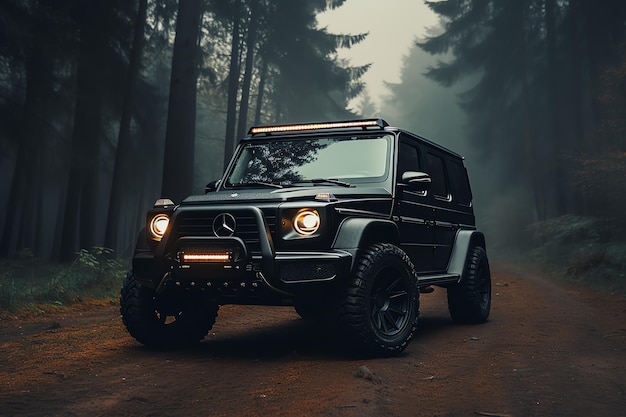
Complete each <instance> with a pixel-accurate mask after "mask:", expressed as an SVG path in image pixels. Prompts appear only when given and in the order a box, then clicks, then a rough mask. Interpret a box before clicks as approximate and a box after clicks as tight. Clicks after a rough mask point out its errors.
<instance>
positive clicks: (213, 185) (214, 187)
mask: <svg viewBox="0 0 626 417" xmlns="http://www.w3.org/2000/svg"><path fill="white" fill-rule="evenodd" d="M220 181H221V180H215V181H211V182H210V183H208V184H207V185H206V187H204V193H205V194H206V193H210V192H213V191H217V187H219V186H220Z"/></svg>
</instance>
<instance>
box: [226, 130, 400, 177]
mask: <svg viewBox="0 0 626 417" xmlns="http://www.w3.org/2000/svg"><path fill="white" fill-rule="evenodd" d="M390 144H391V136H390V135H379V136H370V137H362V136H359V137H324V138H312V139H281V140H273V141H268V142H253V143H247V144H245V146H244V148H243V149H242V151H241V153H240V154H239V157H238V159H237V161H236V163H235V166H234V168H233V170H232V171H231V174H230V176H229V177H228V179H227V180H226V185H227V186H238V185H246V184H266V185H269V184H281V185H289V184H292V183H296V182H307V181H309V180H317V181H312V182H319V181H320V180H343V181H346V182H347V181H349V182H350V183H353V182H357V183H358V182H376V181H382V180H384V179H385V178H386V177H387V172H388V169H389V167H388V161H389V158H388V154H389V149H390Z"/></svg>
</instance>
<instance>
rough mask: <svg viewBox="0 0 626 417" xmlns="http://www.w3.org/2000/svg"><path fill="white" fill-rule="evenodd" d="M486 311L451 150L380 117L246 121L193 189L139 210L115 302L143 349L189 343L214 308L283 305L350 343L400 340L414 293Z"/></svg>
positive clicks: (458, 165) (364, 348) (385, 344)
mask: <svg viewBox="0 0 626 417" xmlns="http://www.w3.org/2000/svg"><path fill="white" fill-rule="evenodd" d="M432 285H436V286H440V287H444V288H447V294H448V306H449V311H450V315H451V316H452V318H453V319H454V320H456V321H459V322H465V323H480V322H484V321H485V320H486V319H487V317H488V315H489V310H490V307H491V277H490V272H489V263H488V260H487V253H486V245H485V237H484V235H483V234H482V233H481V232H479V231H477V230H476V227H475V220H474V213H473V209H472V193H471V190H470V185H469V180H468V176H467V172H466V169H465V167H464V165H463V158H462V157H461V156H459V155H458V154H456V153H454V152H451V151H449V150H447V149H445V148H443V147H442V146H439V145H437V144H435V143H433V142H431V141H429V140H427V139H424V138H421V137H419V136H416V135H414V134H412V133H410V132H407V131H405V130H402V129H398V128H394V127H389V126H388V125H387V123H386V122H385V121H383V120H380V119H378V120H376V119H371V120H357V121H346V122H328V123H312V124H300V125H283V126H261V127H253V128H251V129H250V131H249V133H248V136H247V137H245V138H244V139H243V140H242V141H241V143H240V144H239V147H238V148H237V150H236V152H235V155H234V157H233V159H232V161H231V162H230V164H229V165H228V167H227V169H226V171H225V174H224V176H223V177H222V178H221V179H220V180H219V181H215V182H213V183H210V184H209V185H207V190H206V193H205V194H204V195H194V196H190V197H188V198H186V199H185V200H183V201H182V202H179V203H174V202H172V201H171V200H169V199H160V200H158V201H157V202H156V204H155V205H154V208H153V209H152V210H150V211H149V212H148V215H147V220H146V228H145V229H144V230H143V231H142V232H141V233H140V235H139V238H138V241H137V247H136V249H135V254H134V257H133V266H132V271H130V272H129V274H128V276H127V278H126V280H125V281H124V285H123V288H122V292H121V313H122V318H123V321H124V324H125V325H126V327H127V329H128V331H129V332H130V334H131V335H132V336H134V337H135V338H136V339H137V340H138V341H140V342H141V343H143V344H146V345H149V346H159V347H164V346H165V347H173V346H180V345H186V344H190V343H194V342H198V341H200V340H202V339H203V338H204V336H205V335H206V334H207V333H208V331H209V330H210V329H211V327H212V326H213V324H214V323H215V319H216V317H217V311H218V308H219V306H220V305H224V304H253V305H293V306H294V307H295V309H296V311H297V312H298V313H299V314H300V315H301V316H302V317H303V318H307V319H309V318H310V319H316V320H320V321H323V322H324V323H328V324H329V327H330V328H331V329H332V330H333V332H334V334H335V335H336V336H337V340H340V341H341V342H342V345H343V346H346V345H347V346H351V347H352V348H355V349H358V352H360V353H368V354H374V355H387V354H393V353H397V352H400V351H402V349H404V347H405V346H406V345H407V343H408V342H409V340H410V339H411V337H412V336H413V333H414V332H415V329H416V325H417V316H418V308H419V295H420V293H428V292H430V291H432V290H433V288H432V287H431V286H432Z"/></svg>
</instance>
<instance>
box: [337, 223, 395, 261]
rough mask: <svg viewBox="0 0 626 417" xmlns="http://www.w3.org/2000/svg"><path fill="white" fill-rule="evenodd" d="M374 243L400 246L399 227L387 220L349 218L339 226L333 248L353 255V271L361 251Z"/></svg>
mask: <svg viewBox="0 0 626 417" xmlns="http://www.w3.org/2000/svg"><path fill="white" fill-rule="evenodd" d="M374 243H392V244H394V245H399V243H400V232H399V230H398V225H397V224H395V223H394V222H392V221H391V220H385V219H367V218H349V219H346V220H344V221H343V222H342V223H341V224H340V225H339V228H338V230H337V234H336V235H335V240H334V242H333V245H332V247H333V249H341V250H343V251H346V252H349V253H350V254H351V255H352V262H351V265H350V268H351V269H352V266H354V262H355V261H356V258H357V256H358V254H359V250H360V249H363V248H365V247H367V246H369V245H371V244H374Z"/></svg>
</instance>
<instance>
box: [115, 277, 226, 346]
mask: <svg viewBox="0 0 626 417" xmlns="http://www.w3.org/2000/svg"><path fill="white" fill-rule="evenodd" d="M217 310H218V306H217V304H213V303H203V304H200V305H194V306H192V307H188V308H185V309H184V310H183V311H181V312H179V313H178V314H177V315H176V316H165V315H161V314H160V313H159V311H158V308H157V305H156V302H155V292H154V290H152V289H151V288H148V287H145V286H143V285H141V283H139V282H138V281H137V279H136V278H135V275H134V274H133V272H132V271H130V272H129V273H128V274H127V276H126V279H125V280H124V284H123V287H122V290H121V297H120V313H121V314H122V321H123V322H124V325H125V326H126V328H127V329H128V332H129V333H130V334H131V335H132V336H133V337H134V338H135V339H137V341H139V342H140V343H142V344H144V345H146V346H149V347H154V348H178V347H184V346H190V345H193V344H195V343H198V342H199V341H201V340H202V339H203V338H204V337H205V336H206V335H207V333H208V332H209V330H211V327H213V324H214V323H215V319H216V317H217Z"/></svg>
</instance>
